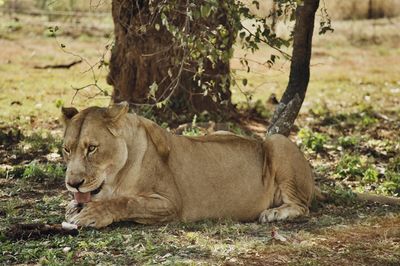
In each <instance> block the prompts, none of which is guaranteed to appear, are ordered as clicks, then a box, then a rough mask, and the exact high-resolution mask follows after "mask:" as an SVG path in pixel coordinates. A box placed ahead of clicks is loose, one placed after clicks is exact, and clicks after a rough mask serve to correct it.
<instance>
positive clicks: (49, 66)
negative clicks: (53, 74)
mask: <svg viewBox="0 0 400 266" xmlns="http://www.w3.org/2000/svg"><path fill="white" fill-rule="evenodd" d="M80 63H82V59H79V60H76V61H73V62H71V63H69V64H57V65H45V66H34V68H35V69H49V68H53V69H54V68H56V69H57V68H58V69H59V68H66V69H69V68H71V67H72V66H74V65H76V64H80Z"/></svg>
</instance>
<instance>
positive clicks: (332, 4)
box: [242, 0, 400, 20]
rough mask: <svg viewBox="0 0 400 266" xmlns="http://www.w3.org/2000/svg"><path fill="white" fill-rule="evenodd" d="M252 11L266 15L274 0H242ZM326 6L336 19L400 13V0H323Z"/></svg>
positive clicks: (381, 16) (389, 15)
mask: <svg viewBox="0 0 400 266" xmlns="http://www.w3.org/2000/svg"><path fill="white" fill-rule="evenodd" d="M242 2H243V3H246V4H247V5H248V6H249V7H250V9H251V11H252V12H254V13H255V14H258V15H259V16H265V15H268V14H269V13H270V10H271V9H272V3H273V0H262V1H259V2H260V8H259V9H257V8H255V6H254V5H251V3H252V0H242ZM324 6H325V7H326V8H327V9H328V13H329V15H330V16H331V17H332V19H334V20H348V19H367V18H391V17H396V16H399V15H400V1H399V0H371V8H370V1H369V0H321V2H320V7H324Z"/></svg>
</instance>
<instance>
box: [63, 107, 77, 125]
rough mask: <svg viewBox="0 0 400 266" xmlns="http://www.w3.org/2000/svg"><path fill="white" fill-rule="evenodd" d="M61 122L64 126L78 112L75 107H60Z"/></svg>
mask: <svg viewBox="0 0 400 266" xmlns="http://www.w3.org/2000/svg"><path fill="white" fill-rule="evenodd" d="M61 113H62V117H61V120H62V122H63V123H64V125H66V124H67V123H68V122H69V121H70V120H71V119H72V117H74V116H75V115H76V114H77V113H79V111H78V110H77V109H76V108H75V107H61Z"/></svg>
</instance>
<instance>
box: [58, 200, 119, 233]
mask: <svg viewBox="0 0 400 266" xmlns="http://www.w3.org/2000/svg"><path fill="white" fill-rule="evenodd" d="M67 215H68V213H67V214H66V217H67ZM68 218H69V219H67V221H68V222H70V223H73V224H76V225H79V226H90V227H95V228H101V227H105V226H107V225H110V224H111V223H112V222H113V217H112V214H111V213H110V212H109V211H107V208H105V206H104V205H103V204H102V203H100V202H93V201H92V202H88V203H85V205H84V206H83V208H82V209H81V210H80V211H77V212H74V213H73V214H72V215H69V216H68Z"/></svg>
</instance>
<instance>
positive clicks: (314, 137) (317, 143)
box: [298, 128, 328, 152]
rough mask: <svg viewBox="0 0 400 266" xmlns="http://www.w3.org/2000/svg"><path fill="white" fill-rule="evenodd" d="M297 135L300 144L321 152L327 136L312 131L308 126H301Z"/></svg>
mask: <svg viewBox="0 0 400 266" xmlns="http://www.w3.org/2000/svg"><path fill="white" fill-rule="evenodd" d="M298 137H299V138H300V143H301V144H302V145H304V146H305V147H306V148H308V149H311V150H312V151H315V152H321V151H322V150H323V148H324V144H326V143H327V140H328V136H326V135H324V134H321V133H318V132H313V131H311V130H310V129H308V128H302V129H301V130H300V131H299V133H298Z"/></svg>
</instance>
